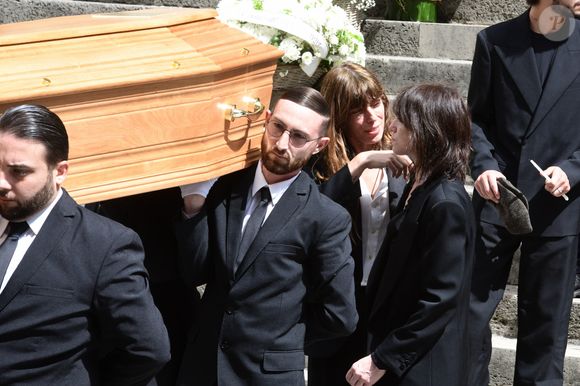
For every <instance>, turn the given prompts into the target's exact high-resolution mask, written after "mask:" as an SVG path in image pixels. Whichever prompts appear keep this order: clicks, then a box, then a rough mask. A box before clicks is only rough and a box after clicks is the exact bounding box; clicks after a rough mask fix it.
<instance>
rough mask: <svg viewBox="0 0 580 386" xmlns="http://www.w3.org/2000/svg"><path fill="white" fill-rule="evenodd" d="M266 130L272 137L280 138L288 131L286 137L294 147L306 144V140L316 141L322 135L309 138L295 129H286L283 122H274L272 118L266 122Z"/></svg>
mask: <svg viewBox="0 0 580 386" xmlns="http://www.w3.org/2000/svg"><path fill="white" fill-rule="evenodd" d="M265 127H266V131H267V132H268V135H270V136H271V137H272V138H280V137H281V136H282V134H284V132H288V138H289V141H290V143H291V144H292V146H294V147H302V146H304V145H306V144H307V143H308V142H312V141H316V140H317V139H320V138H322V137H317V138H312V139H309V138H308V137H307V136H306V135H304V133H301V132H300V131H296V130H288V129H286V128H285V127H284V125H283V124H281V123H279V122H274V121H273V120H272V119H271V120H270V121H269V122H268V123H266V126H265Z"/></svg>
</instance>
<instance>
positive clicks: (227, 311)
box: [226, 308, 234, 315]
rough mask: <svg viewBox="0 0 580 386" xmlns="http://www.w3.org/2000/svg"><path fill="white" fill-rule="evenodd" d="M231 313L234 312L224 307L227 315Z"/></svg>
mask: <svg viewBox="0 0 580 386" xmlns="http://www.w3.org/2000/svg"><path fill="white" fill-rule="evenodd" d="M233 313H234V311H232V310H231V309H229V308H228V309H226V314H228V315H231V314H233Z"/></svg>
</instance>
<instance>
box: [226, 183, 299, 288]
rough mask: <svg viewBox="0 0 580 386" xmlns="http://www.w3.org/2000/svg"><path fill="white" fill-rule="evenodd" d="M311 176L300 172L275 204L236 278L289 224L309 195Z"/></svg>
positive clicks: (236, 278)
mask: <svg viewBox="0 0 580 386" xmlns="http://www.w3.org/2000/svg"><path fill="white" fill-rule="evenodd" d="M309 182H310V178H309V177H308V176H307V175H306V174H305V173H300V174H299V175H298V177H297V178H296V180H295V181H294V182H293V183H292V184H291V185H290V186H289V187H288V189H287V190H286V192H284V194H283V195H282V198H280V201H278V203H277V204H276V206H274V209H273V210H272V212H271V213H270V215H269V216H268V218H267V219H266V221H265V222H264V225H263V226H262V228H260V230H259V231H258V234H257V235H256V238H255V239H254V242H253V243H252V245H250V248H249V249H248V252H247V253H246V256H244V259H243V260H242V262H241V263H240V266H239V267H238V270H237V271H236V274H235V280H236V281H237V280H239V279H240V277H242V275H243V274H244V273H245V272H246V271H247V270H248V268H249V267H250V266H251V265H252V264H253V263H254V261H255V260H256V258H257V257H258V255H259V254H260V252H261V251H262V249H264V247H265V246H266V244H268V242H270V240H272V239H273V238H274V237H275V236H276V235H277V234H278V232H280V230H281V229H282V228H283V227H284V226H286V225H287V224H288V222H289V221H290V219H291V217H292V215H294V213H295V212H296V210H298V208H299V207H301V206H302V205H303V204H304V202H305V200H306V198H307V197H308V193H309V187H310V184H309Z"/></svg>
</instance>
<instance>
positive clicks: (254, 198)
mask: <svg viewBox="0 0 580 386" xmlns="http://www.w3.org/2000/svg"><path fill="white" fill-rule="evenodd" d="M300 173H302V171H300ZM300 173H298V174H300ZM298 174H296V175H295V176H294V177H292V178H290V179H288V180H285V181H281V182H277V183H275V184H272V185H268V183H267V182H266V178H265V177H264V173H262V160H260V161H258V167H257V168H256V174H255V175H254V183H253V184H252V186H251V187H250V189H249V191H248V202H249V203H250V205H246V214H245V215H244V222H243V223H242V229H241V233H242V234H243V233H244V229H245V228H246V224H247V223H248V220H249V219H250V215H251V214H252V212H253V211H254V209H255V208H256V206H257V205H258V203H259V202H260V197H258V195H257V194H256V193H258V192H259V191H260V189H262V187H264V186H268V187H269V188H270V196H271V197H272V201H270V202H269V203H268V208H266V216H265V217H264V221H263V222H262V224H263V223H264V222H265V221H266V219H267V218H268V216H270V213H272V210H273V209H274V206H275V205H276V204H277V203H278V201H280V198H282V195H283V194H284V192H286V190H288V188H289V187H290V185H291V184H292V182H294V180H295V179H296V178H298ZM250 200H251V201H250Z"/></svg>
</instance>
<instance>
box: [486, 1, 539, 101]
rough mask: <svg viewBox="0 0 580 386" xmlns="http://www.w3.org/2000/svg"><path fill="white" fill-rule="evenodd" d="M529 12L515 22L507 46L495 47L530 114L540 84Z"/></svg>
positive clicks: (537, 96) (537, 98) (536, 99)
mask: <svg viewBox="0 0 580 386" xmlns="http://www.w3.org/2000/svg"><path fill="white" fill-rule="evenodd" d="M529 25H530V23H529V11H528V12H525V13H524V14H522V15H520V16H519V17H518V18H517V19H516V20H515V25H514V28H512V29H511V30H510V35H511V38H510V39H509V45H505V46H497V47H496V49H497V54H498V57H499V58H500V60H501V61H502V62H503V64H504V66H505V68H506V70H507V72H508V73H509V74H510V76H511V77H512V79H513V80H514V82H515V84H516V86H517V87H518V89H519V90H520V94H521V95H522V97H523V98H524V100H525V101H526V104H527V105H528V108H529V110H530V112H533V111H534V110H535V109H536V106H537V105H538V100H539V99H540V95H541V94H542V83H541V81H540V76H539V74H538V70H537V68H538V66H537V64H536V57H535V54H534V49H533V47H532V41H531V36H530V26H529Z"/></svg>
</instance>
